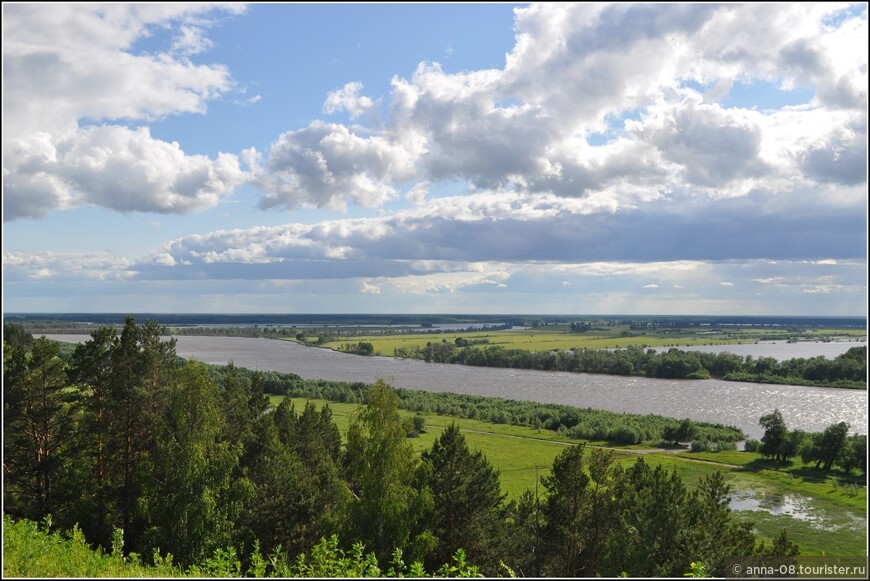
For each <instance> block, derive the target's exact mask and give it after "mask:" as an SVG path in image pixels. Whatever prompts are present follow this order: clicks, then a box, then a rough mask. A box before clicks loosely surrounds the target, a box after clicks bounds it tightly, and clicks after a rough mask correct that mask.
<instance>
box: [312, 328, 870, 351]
mask: <svg viewBox="0 0 870 581" xmlns="http://www.w3.org/2000/svg"><path fill="white" fill-rule="evenodd" d="M793 336H794V333H793V332H790V331H787V330H771V329H757V328H756V329H752V328H747V329H739V330H733V329H729V330H723V331H709V330H698V329H655V330H642V329H641V330H637V329H631V328H630V327H629V326H627V325H613V326H612V327H595V328H593V329H591V330H589V331H586V332H583V333H577V332H571V331H570V329H569V328H567V327H565V326H552V327H542V328H538V329H516V330H509V331H486V330H482V331H479V332H461V333H455V332H453V333H414V334H394V335H389V334H372V335H353V336H349V337H340V336H339V337H338V338H335V339H334V340H330V341H327V342H325V343H322V344H321V345H320V346H322V347H326V348H328V349H335V350H339V351H340V350H344V346H347V345H350V344H354V343H360V342H366V343H371V344H372V345H373V346H374V350H375V354H376V355H384V356H388V357H391V356H393V355H394V354H395V352H396V349H399V348H406V349H408V348H410V349H413V348H423V347H425V346H426V344H427V343H436V342H439V343H440V342H447V343H454V342H455V341H456V339H457V337H461V338H462V339H466V340H468V341H470V342H471V341H486V343H485V345H499V346H501V347H504V348H506V349H525V350H529V351H549V350H559V349H622V348H626V347H633V346H636V347H649V348H656V349H661V348H670V347H685V346H693V345H725V344H730V345H733V344H741V343H755V342H756V341H760V340H772V339H779V340H786V339H788V338H791V337H793ZM811 336H812V337H813V338H815V339H818V340H830V339H832V338H852V339H860V338H863V337H866V334H865V333H864V331H863V330H848V329H817V330H814V331H813V332H812V335H811ZM804 338H809V337H806V336H804ZM306 341H307V342H309V343H311V342H315V341H317V337H316V336H309V337H307V338H306Z"/></svg>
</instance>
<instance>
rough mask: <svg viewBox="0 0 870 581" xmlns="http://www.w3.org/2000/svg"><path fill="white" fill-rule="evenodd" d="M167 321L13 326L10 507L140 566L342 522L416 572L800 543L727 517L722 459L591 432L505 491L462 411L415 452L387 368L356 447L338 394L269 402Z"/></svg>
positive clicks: (252, 549) (554, 571)
mask: <svg viewBox="0 0 870 581" xmlns="http://www.w3.org/2000/svg"><path fill="white" fill-rule="evenodd" d="M161 334H162V329H161V328H160V327H159V326H158V325H157V324H155V323H152V322H147V323H145V324H143V325H138V324H137V323H136V322H135V320H134V319H133V318H132V317H131V318H128V319H127V321H126V323H125V325H124V328H123V329H122V330H121V332H120V333H117V332H116V331H115V330H113V329H111V328H108V327H102V328H100V329H98V330H97V331H95V332H94V333H93V334H92V338H91V340H89V341H88V342H86V343H82V344H80V345H78V346H76V348H75V350H74V352H73V354H72V357H71V359H70V361H69V362H68V363H67V362H66V361H64V360H63V359H62V358H60V357H59V356H58V346H57V344H56V343H53V342H51V341H48V340H46V339H44V338H42V339H37V340H35V341H33V342H32V343H31V344H30V345H29V347H28V346H27V345H26V344H24V342H19V341H15V343H14V344H10V343H9V342H7V341H6V340H5V339H6V337H4V362H3V364H4V367H3V377H4V382H3V383H4V450H3V454H4V482H5V490H4V499H5V506H4V508H5V511H6V512H7V513H8V514H9V515H10V516H13V517H15V518H16V519H21V518H25V519H30V520H32V521H44V520H45V519H46V518H47V517H49V516H50V518H51V522H52V523H53V527H54V528H55V529H62V530H69V529H73V528H74V527H75V526H78V527H79V530H80V531H81V534H82V535H83V536H84V538H85V539H86V540H87V542H88V543H90V544H93V545H95V546H100V547H103V548H104V549H105V550H107V551H111V550H112V549H113V547H115V549H116V550H117V551H120V552H122V553H123V554H125V555H132V554H136V555H139V556H140V558H143V559H145V560H146V561H147V560H153V561H161V559H165V558H166V557H165V556H166V555H167V554H171V555H172V558H173V559H174V561H173V562H175V563H177V564H179V565H181V566H184V567H189V566H195V565H196V564H198V563H205V562H208V561H209V559H214V558H219V557H220V556H221V555H227V554H233V555H238V559H239V562H240V563H241V564H242V566H243V567H244V569H245V570H248V569H249V568H250V567H251V566H252V565H254V564H257V563H260V564H262V567H263V569H262V571H263V572H264V573H268V572H270V571H271V572H273V573H274V572H275V571H276V570H277V568H278V567H279V564H278V563H279V561H278V560H274V561H271V563H272V564H268V563H269V561H267V560H264V558H263V555H264V554H265V555H281V556H282V559H283V560H282V561H280V562H283V563H287V562H292V561H293V560H294V559H297V557H298V556H299V555H304V554H311V551H313V550H314V549H315V548H316V547H318V546H320V547H322V546H323V542H324V539H331V538H333V536H335V538H336V539H340V541H336V542H337V543H338V544H337V545H336V550H338V549H339V548H340V549H341V550H351V549H352V547H353V546H354V545H355V544H357V543H361V544H362V546H364V547H365V548H366V550H367V551H370V552H371V553H373V555H374V557H375V558H376V559H377V561H378V562H380V563H389V562H391V560H395V558H396V555H397V553H396V551H397V549H398V550H400V551H401V552H400V553H398V555H399V557H400V559H402V560H404V561H405V562H408V563H419V564H420V565H419V566H418V567H417V568H416V569H415V570H418V571H419V570H422V569H421V567H424V568H425V569H426V570H437V569H438V568H439V567H440V566H442V565H443V564H444V563H450V562H451V560H452V559H454V557H455V556H456V555H457V554H467V557H468V562H469V563H473V564H474V565H476V566H477V567H479V570H480V571H481V572H482V573H484V574H487V575H497V574H504V573H505V572H514V573H516V574H520V575H526V576H589V575H602V576H615V575H619V574H622V573H626V574H629V575H633V576H650V575H663V576H680V575H682V574H683V573H684V572H685V571H687V570H688V568H689V566H690V563H692V562H695V561H703V562H704V563H705V564H706V565H707V566H708V567H709V568H710V571H712V572H713V573H716V572H717V571H721V567H722V564H723V563H724V561H725V559H726V558H727V557H728V556H734V555H740V556H743V555H750V554H777V555H794V554H796V553H797V548H796V546H794V545H793V544H792V543H791V542H790V541H788V539H787V538H781V539H779V540H778V541H777V542H775V543H774V544H773V545H765V544H764V543H759V542H758V541H757V539H756V537H755V535H754V533H753V532H752V527H751V524H746V523H741V524H738V523H736V522H735V521H734V520H733V519H732V518H731V516H730V510H729V509H728V502H727V499H728V492H729V490H728V486H727V485H725V483H724V482H723V480H722V477H721V475H719V474H715V475H713V476H710V477H707V478H704V479H702V480H701V481H700V482H699V485H698V487H697V488H696V489H694V490H692V491H690V490H689V489H688V488H687V487H686V486H685V484H684V483H683V482H682V481H681V480H680V478H679V477H678V476H677V475H676V473H675V472H668V471H666V470H664V469H662V468H661V467H656V468H652V467H650V466H649V465H647V464H645V463H644V462H643V460H642V459H639V460H638V461H637V462H636V463H634V464H632V465H630V466H628V467H623V466H621V465H620V464H618V463H616V462H615V461H614V459H613V456H612V455H611V454H610V453H607V452H604V451H601V450H592V451H591V452H590V451H587V449H586V448H585V446H584V445H582V444H579V445H575V446H570V447H567V448H566V449H565V450H564V451H563V452H562V453H561V454H560V455H559V456H558V457H557V458H556V460H555V461H554V463H553V466H552V470H551V471H550V473H549V474H548V475H546V476H545V477H543V478H542V479H541V481H540V490H537V489H536V490H535V491H531V490H530V491H527V492H526V493H525V494H524V495H522V496H521V497H520V498H519V499H517V500H513V501H507V499H506V498H505V496H504V495H503V494H502V493H501V487H500V482H499V474H498V472H497V471H496V470H494V469H493V467H492V466H491V465H490V464H489V462H488V461H487V460H486V458H485V457H484V456H483V455H482V454H480V453H475V452H471V451H470V450H469V448H468V446H467V444H466V442H465V439H464V437H463V435H462V434H461V433H460V431H459V429H458V428H457V427H456V426H455V425H454V426H452V427H450V428H449V429H446V430H445V431H444V433H443V434H442V435H441V436H440V437H439V438H438V439H437V440H436V442H435V444H434V445H433V446H432V448H431V449H429V450H426V451H424V452H423V453H422V454H421V455H419V456H418V455H417V454H415V453H414V450H413V447H412V446H411V444H410V441H409V440H408V439H407V426H406V424H405V422H403V420H402V418H401V417H400V415H399V413H398V410H399V402H400V398H399V395H398V393H397V391H396V390H394V389H392V388H391V387H389V386H388V385H386V384H385V383H384V382H383V381H378V382H377V383H376V384H374V385H372V386H370V387H368V388H367V389H366V391H365V394H364V396H365V402H366V404H367V405H366V406H364V407H361V408H360V410H359V411H358V413H357V414H356V416H355V417H354V418H353V420H352V422H351V425H350V428H349V429H348V432H347V434H346V441H345V442H344V443H343V440H342V436H341V434H340V433H339V430H338V428H337V427H336V425H335V423H334V422H333V421H332V412H331V410H330V408H329V407H328V406H325V407H323V408H321V409H319V410H318V409H317V408H316V407H315V406H314V405H313V404H310V403H309V404H307V405H306V406H305V407H304V409H302V410H296V409H295V407H294V404H293V403H292V401H291V400H290V399H285V400H284V401H283V402H282V403H281V404H280V405H279V406H278V407H277V408H274V409H273V408H271V407H270V405H269V401H268V398H267V397H266V395H265V391H264V383H265V382H264V378H263V375H262V374H259V373H257V372H252V373H241V372H240V371H239V370H238V369H236V368H235V367H234V366H233V365H228V366H225V367H224V368H223V369H221V370H220V372H219V373H217V372H215V371H214V370H213V369H210V368H209V367H207V366H205V365H203V364H201V363H198V362H195V361H180V360H179V358H178V357H177V356H176V354H175V343H174V341H172V340H163V339H162V338H161ZM10 338H11V336H10ZM216 377H218V379H216ZM459 549H462V550H463V552H462V553H458V551H459ZM270 567H271V569H270Z"/></svg>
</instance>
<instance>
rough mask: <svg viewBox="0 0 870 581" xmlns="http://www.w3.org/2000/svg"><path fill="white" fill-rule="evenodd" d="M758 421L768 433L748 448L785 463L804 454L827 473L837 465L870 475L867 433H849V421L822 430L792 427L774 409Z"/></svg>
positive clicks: (748, 445)
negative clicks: (809, 430) (869, 472)
mask: <svg viewBox="0 0 870 581" xmlns="http://www.w3.org/2000/svg"><path fill="white" fill-rule="evenodd" d="M758 423H759V425H760V426H761V427H762V428H764V436H762V438H761V441H754V440H750V441H748V442H747V446H746V448H747V450H751V451H756V452H759V453H760V454H761V455H762V456H764V457H765V458H771V459H773V460H778V461H781V462H788V461H789V460H790V459H791V458H793V457H800V459H801V460H802V461H803V462H804V463H805V464H811V463H813V462H815V463H816V468H820V469H822V470H824V471H825V472H828V471H830V470H831V468H832V467H833V466H834V464H837V465H838V466H840V467H841V468H842V469H843V471H844V472H846V473H847V474H848V473H849V472H851V471H852V469H853V468H857V469H858V470H860V471H861V473H862V474H863V475H864V476H865V477H866V476H867V436H866V435H864V434H852V435H849V428H850V426H849V424H847V423H846V422H836V423H833V424H831V425H830V426H828V427H827V428H825V430H824V431H822V432H805V431H803V430H789V429H788V426H786V423H785V420H784V419H783V417H782V414H781V413H780V412H779V410H774V411H773V412H771V413H769V414H765V415H763V416H761V418H760V419H759V420H758Z"/></svg>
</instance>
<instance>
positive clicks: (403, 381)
mask: <svg viewBox="0 0 870 581" xmlns="http://www.w3.org/2000/svg"><path fill="white" fill-rule="evenodd" d="M46 336H47V337H48V338H49V339H54V340H57V341H67V342H73V343H75V342H81V341H86V340H88V339H89V338H90V337H89V336H87V335H46ZM176 339H177V340H178V343H177V348H176V350H177V353H178V355H180V356H181V357H185V358H188V359H196V360H198V361H202V362H204V363H213V364H220V365H223V364H226V363H227V362H228V361H233V362H234V363H235V364H236V365H237V366H240V367H247V368H249V369H259V370H262V371H284V372H291V373H295V374H297V375H299V376H301V377H303V378H305V379H327V380H333V381H363V382H366V383H372V382H374V381H375V380H376V379H378V378H384V379H385V380H386V381H387V382H388V383H389V384H390V385H392V386H394V387H404V388H408V389H420V390H426V391H436V392H440V391H450V392H454V393H464V394H473V395H484V396H494V397H503V398H509V399H518V400H527V401H537V402H543V403H558V404H565V405H570V406H576V407H581V408H587V407H589V408H593V409H603V410H610V411H615V412H630V413H638V414H660V415H663V416H669V417H675V418H690V419H692V420H696V421H704V422H714V423H722V424H727V425H733V426H737V427H738V428H740V429H741V430H743V431H744V432H745V433H746V434H747V435H748V436H749V437H751V438H756V439H759V438H761V436H762V434H763V430H761V428H760V427H759V426H758V418H759V417H761V416H762V415H764V414H766V413H770V412H771V411H773V410H774V409H779V411H780V412H781V413H782V415H783V418H784V419H785V422H786V424H787V425H788V427H789V428H791V429H801V430H806V431H814V432H816V431H821V430H823V429H824V428H825V427H827V426H828V425H830V424H832V423H835V422H839V421H845V422H848V423H849V424H850V425H851V426H852V431H854V432H857V433H861V434H866V433H867V391H865V390H850V389H834V388H820V387H803V386H793V385H767V384H757V383H742V382H732V381H720V380H715V379H706V380H668V379H650V378H646V377H623V376H616V375H593V374H586V373H568V372H560V371H533V370H524V369H498V368H491V367H468V366H463V365H451V364H441V363H426V362H424V361H419V360H411V359H395V358H392V357H362V356H359V355H350V354H346V353H339V352H336V351H331V350H328V349H321V348H317V347H303V346H302V345H299V344H297V343H293V342H290V341H280V340H274V339H250V338H241V337H196V336H179V337H176ZM793 345H795V344H789V346H790V347H791V346H793ZM797 345H800V344H797ZM825 345H828V344H825ZM728 347H735V346H728ZM746 347H751V346H746ZM841 347H843V346H841ZM721 348H722V346H716V348H715V349H716V350H719V349H721ZM847 348H848V347H844V348H842V351H845V350H846V349H847ZM711 350H713V349H712V348H711ZM805 356H812V355H805Z"/></svg>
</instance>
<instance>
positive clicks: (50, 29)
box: [3, 4, 244, 220]
mask: <svg viewBox="0 0 870 581" xmlns="http://www.w3.org/2000/svg"><path fill="white" fill-rule="evenodd" d="M215 10H216V8H215V7H214V6H209V5H197V4H135V5H134V4H129V5H128V4H112V5H96V4H95V5H87V6H84V5H51V6H44V5H38V4H17V5H14V6H11V5H10V6H5V7H4V10H3V16H4V18H3V63H4V70H3V80H4V99H3V119H4V127H3V173H4V196H3V197H4V218H5V219H7V220H14V219H16V218H24V217H29V218H35V217H39V216H42V215H44V214H45V213H47V212H50V211H53V210H61V209H68V208H73V207H77V206H80V205H82V204H95V205H101V206H105V207H108V208H112V209H116V210H120V211H156V212H179V213H184V212H190V211H196V210H202V209H204V208H209V207H213V206H214V205H216V204H217V203H218V201H219V199H220V197H221V196H223V195H226V194H228V193H231V192H232V191H233V189H234V188H235V187H236V186H237V185H238V184H239V183H241V181H243V179H244V173H243V172H242V171H241V170H240V168H239V164H238V159H237V157H236V156H235V155H232V154H221V155H220V156H218V157H217V158H216V159H209V158H206V157H203V156H187V155H185V154H184V152H183V151H182V150H181V148H180V147H179V145H178V144H177V143H167V142H164V141H160V140H156V139H154V138H153V137H151V135H150V133H149V131H148V129H147V126H145V125H138V126H135V124H136V123H147V122H149V121H153V120H155V119H159V118H161V117H164V116H167V115H173V114H180V113H204V112H205V111H206V103H207V102H208V101H209V100H210V99H214V98H216V97H218V96H220V95H221V94H224V93H226V92H228V91H230V90H231V89H232V87H233V81H232V78H231V76H230V73H229V71H228V70H227V69H226V67H224V66H222V65H195V64H193V63H192V62H190V60H188V58H187V55H191V54H195V53H197V52H201V51H202V50H206V49H208V48H209V47H210V46H211V43H210V41H209V40H208V39H207V37H205V36H204V30H205V28H206V27H207V26H208V25H209V21H208V18H207V17H208V15H209V14H212V13H214V11H215ZM217 10H220V11H229V12H239V11H241V10H244V8H243V7H241V6H239V5H230V6H225V7H221V8H218V9H217ZM160 27H169V28H170V29H172V30H174V31H175V33H174V34H175V38H174V40H173V42H172V48H171V49H170V51H169V52H164V53H156V54H146V53H138V54H137V53H134V52H133V49H132V47H133V45H134V43H135V42H136V41H137V40H139V39H142V38H145V37H147V36H148V35H150V34H151V33H152V31H153V30H154V29H156V28H160ZM117 121H122V122H123V125H121V124H113V123H116V122H117ZM131 124H134V126H133V127H131Z"/></svg>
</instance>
